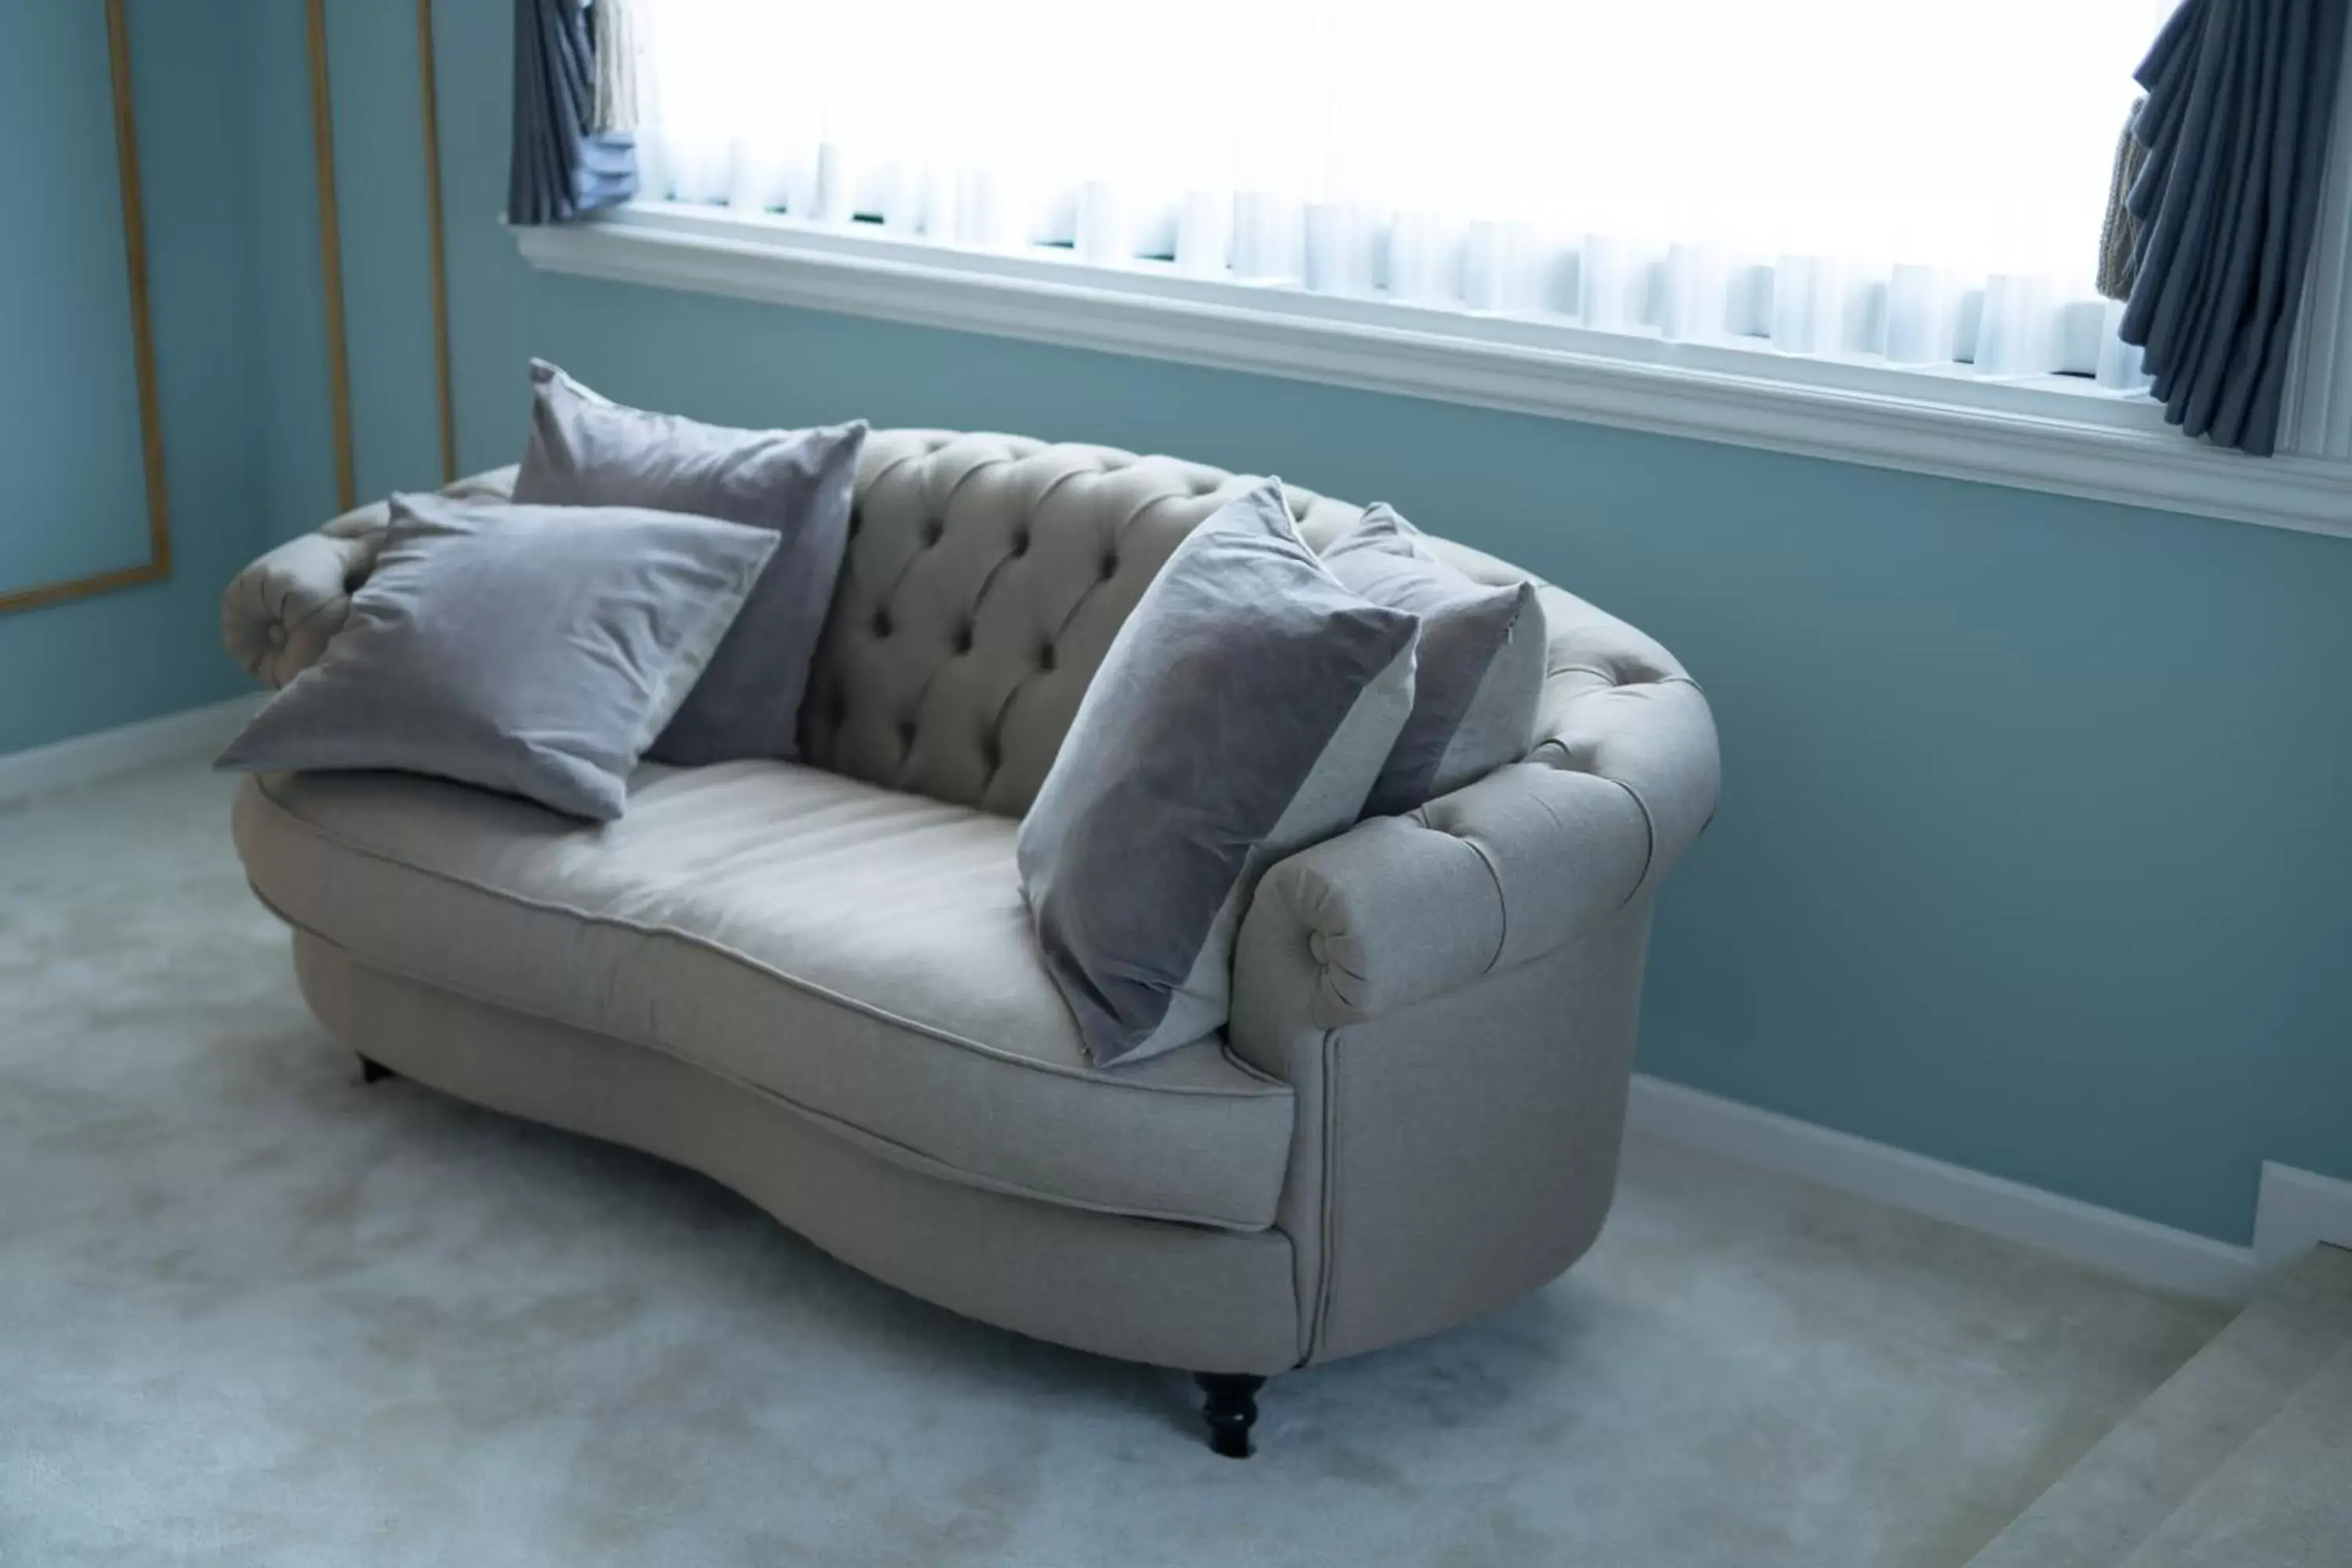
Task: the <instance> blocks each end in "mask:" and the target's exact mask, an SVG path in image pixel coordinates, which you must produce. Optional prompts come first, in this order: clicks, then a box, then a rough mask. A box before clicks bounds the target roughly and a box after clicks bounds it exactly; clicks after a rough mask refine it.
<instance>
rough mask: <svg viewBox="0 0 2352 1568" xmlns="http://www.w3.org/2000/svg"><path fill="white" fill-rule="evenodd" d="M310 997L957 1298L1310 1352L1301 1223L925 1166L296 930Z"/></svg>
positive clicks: (367, 1052)
mask: <svg viewBox="0 0 2352 1568" xmlns="http://www.w3.org/2000/svg"><path fill="white" fill-rule="evenodd" d="M294 967H295V973H296V975H297V977H298V979H299V982H300V984H301V987H302V994H303V996H304V997H305V998H306V999H307V1000H308V1001H309V1003H310V1009H311V1011H312V1012H313V1013H315V1014H316V1015H317V1016H318V1017H319V1019H320V1022H321V1023H323V1024H324V1025H325V1026H327V1027H328V1028H329V1029H330V1030H331V1031H332V1032H333V1033H334V1035H335V1036H336V1037H337V1038H338V1039H340V1040H341V1042H342V1043H343V1044H344V1045H345V1046H347V1047H350V1048H351V1049H352V1050H353V1051H356V1052H357V1053H359V1054H360V1055H361V1056H362V1057H363V1058H368V1059H369V1060H371V1061H374V1062H377V1063H380V1064H382V1065H383V1066H384V1067H387V1068H391V1069H392V1070H394V1072H397V1073H398V1074H400V1075H401V1076H402V1077H404V1078H410V1079H415V1080H416V1081H417V1082H419V1083H422V1084H424V1085H425V1086H427V1087H429V1088H432V1089H439V1090H441V1091H443V1092H444V1093H447V1094H451V1095H455V1096H457V1098H458V1099H461V1100H471V1101H473V1102H475V1103H477V1104H479V1105H483V1106H487V1107H488V1108H489V1109H491V1110H499V1111H503V1112H505V1113H507V1114H509V1115H513V1116H520V1117H523V1118H526V1119H528V1120H530V1121H540V1122H544V1123H546V1124H548V1125H550V1126H552V1127H560V1128H562V1129H564V1130H565V1131H572V1132H579V1133H584V1134H586V1135H588V1136H590V1137H593V1138H601V1139H604V1140H605V1141H607V1142H614V1143H620V1144H624V1145H626V1146H627V1147H629V1148H633V1149H638V1150H642V1151H644V1152H647V1153H650V1154H655V1155H658V1156H660V1157H661V1158H663V1159H667V1160H670V1161H674V1162H676V1163H678V1164H681V1165H684V1166H687V1167H688V1168H689V1169H691V1170H696V1171H699V1172H701V1173H703V1174H705V1175H707V1176H709V1177H710V1178H711V1179H713V1180H714V1181H717V1182H719V1183H720V1184H723V1185H725V1186H728V1187H730V1188H732V1189H734V1190H735V1191H736V1192H738V1193H740V1194H742V1195H743V1196H744V1197H746V1198H748V1199H750V1200H751V1202H753V1203H755V1204H757V1205H760V1206H761V1208H763V1209H765V1210H767V1211H768V1212H769V1213H770V1214H772V1215H775V1216H776V1218H777V1219H779V1220H781V1221H782V1223H783V1224H784V1225H786V1226H789V1227H791V1228H792V1229H793V1230H794V1231H796V1232H798V1233H799V1234H800V1235H802V1236H803V1237H806V1238H807V1239H808V1240H809V1241H811V1242H812V1243H814V1245H816V1246H817V1247H821V1248H823V1249H824V1251H826V1252H828V1253H830V1254H832V1255H833V1256H834V1257H835V1258H839V1259H841V1260H842V1261H843V1262H844V1263H846V1264H848V1265H849V1266H850V1267H851V1268H856V1269H858V1270H860V1271H861V1272H863V1273H866V1274H869V1275H871V1276H873V1277H874V1278H875V1279H879V1280H882V1281H883V1282H884V1283H886V1284H888V1285H892V1286H896V1287H897V1288H898V1289H902V1290H905V1291H907V1292H908V1294H910V1295H914V1296H917V1297H919V1298H921V1299H922V1300H927V1301H929V1302H931V1303H933V1304H934V1305H936V1306H940V1307H943V1308H945V1309H947V1310H950V1311H951V1312H956V1313H960V1314H961V1315H962V1316H964V1317H968V1318H973V1319H977V1320H979V1321H982V1322H985V1323H991V1324H994V1325H995V1326H997V1327H999V1328H1003V1329H1009V1330H1012V1331H1014V1332H1016V1333H1023V1334H1027V1335H1030V1336H1033V1337H1034V1338H1037V1339H1042V1340H1048V1341H1052V1342H1055V1343H1057V1344H1064V1345H1069V1346H1071V1347H1073V1348H1075V1349H1078V1350H1083V1351H1090V1352H1095V1353H1097V1354H1100V1355H1107V1356H1114V1357H1117V1358H1118V1359H1121V1360H1125V1361H1137V1362H1144V1363H1150V1364H1152V1365H1156V1366H1166V1367H1176V1368H1181V1369H1183V1370H1186V1371H1190V1372H1205V1373H1277V1372H1282V1371H1285V1370H1287V1369H1288V1368H1290V1367H1292V1366H1295V1365H1297V1363H1298V1362H1299V1360H1300V1359H1301V1352H1300V1346H1299V1343H1298V1321H1299V1315H1298V1308H1297V1297H1296V1295H1295V1291H1294V1286H1293V1283H1292V1255H1291V1246H1290V1242H1289V1239H1288V1237H1286V1236H1285V1235H1284V1234H1283V1233H1282V1232H1281V1231H1279V1230H1266V1231H1258V1232H1252V1233H1236V1232H1232V1231H1221V1230H1213V1229H1208V1228H1205V1227H1202V1226H1186V1225H1179V1224H1172V1223H1169V1222H1165V1221H1158V1220H1146V1219H1135V1218H1129V1217H1126V1216H1123V1215H1106V1214H1099V1213H1095V1212H1092V1211H1088V1210H1081V1209H1066V1208H1057V1207H1055V1206H1053V1205H1046V1204H1041V1203H1036V1202H1034V1201H1031V1200H1029V1199H1025V1198H1017V1197H1012V1196H1008V1195H1005V1194H998V1193H992V1192H988V1191H984V1190H982V1189H980V1188H977V1187H968V1186H963V1185H961V1184H954V1183H949V1182H942V1181H939V1180H936V1179H934V1178H932V1177H929V1176H925V1175H922V1174H920V1173H917V1172H914V1171H911V1170H908V1169H907V1168H905V1167H904V1166H901V1165H898V1164H894V1163H889V1162H887V1161H885V1160H881V1159H879V1158H877V1157H876V1156H874V1155H872V1154H869V1153H867V1152H865V1151H863V1150H860V1149H857V1148H855V1147H853V1146H852V1145H851V1144H849V1143H847V1142H844V1141H843V1140H841V1139H839V1138H836V1137H835V1136H833V1135H832V1134H831V1133H829V1132H827V1131H824V1130H823V1129H821V1128H818V1127H816V1126H814V1125H813V1124H812V1123H811V1122H809V1121H807V1120H806V1119H804V1118H803V1117H802V1116H800V1115H798V1114H796V1113H795V1112H793V1110H790V1109H788V1108H787V1107H785V1106H783V1105H782V1104H781V1103H779V1102H777V1101H775V1100H771V1099H769V1098H767V1097H765V1096H762V1095H761V1094H760V1093H758V1092H757V1091H756V1090H753V1089H745V1088H742V1087H740V1086H739V1085H737V1084H735V1083H732V1082H730V1081H729V1080H727V1079H720V1078H718V1077H715V1076H713V1075H711V1074H709V1073H707V1072H704V1071H702V1070H701V1069H699V1068H695V1067H693V1066H691V1065H689V1064H688V1063H685V1062H682V1061H679V1060H677V1058H672V1057H668V1056H665V1055H663V1054H662V1053H660V1052H657V1051H654V1050H649V1049H647V1048H646V1047H642V1046H637V1045H632V1044H630V1043H628V1042H626V1041H624V1040H618V1039H614V1038H612V1037H609V1036H604V1035H598V1034H595V1033H593V1032H591V1031H588V1030H585V1029H580V1028H575V1027H573V1026H571V1025H568V1024H561V1023H556V1022H552V1021H551V1020H548V1019H544V1018H537V1017H532V1016H529V1015H526V1014H522V1013H517V1012H514V1011H511V1010H509V1009H508V1008H505V1007H500V1006H498V1005H493V1004H489V1003H485V1002H478V1001H475V1000H473V999H471V998H469V997H465V996H459V995H457V994H454V993H451V992H447V991H443V990H440V989H438V988H437V987H435V986H432V985H427V984H421V983H419V982H417V981H414V980H409V979H406V978H404V977H402V976H398V975H394V974H391V973H386V972H384V971H383V970H379V969H374V968H371V967H370V966H369V965H367V964H365V963H362V962H360V961H358V960H356V959H354V958H352V956H351V955H350V954H349V953H347V952H343V951H342V950H341V949H339V948H337V947H334V946H333V945H331V944H330V943H328V942H323V941H321V940H320V939H318V938H316V937H312V936H308V935H305V934H301V933H299V932H298V933H297V934H296V935H295V938H294Z"/></svg>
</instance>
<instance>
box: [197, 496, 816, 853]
mask: <svg viewBox="0 0 2352 1568" xmlns="http://www.w3.org/2000/svg"><path fill="white" fill-rule="evenodd" d="M775 550H776V536H775V535H774V534H773V533H772V532H769V531H767V530H765V529H758V528H744V527H741V526H740V525H738V524H735V523H731V522H720V521H717V520H716V519H713V518H707V517H685V516H680V515H678V514H677V513H674V512H663V511H649V510H643V509H631V508H605V507H599V508H593V509H582V508H576V507H542V506H509V505H508V504H507V503H505V502H503V501H493V500H457V499H455V498H452V497H447V496H394V498H393V501H392V521H391V524H390V526H389V527H388V528H387V529H386V530H385V532H384V543H383V552H382V553H381V554H379V555H378V556H377V558H376V563H375V570H374V571H373V572H372V573H370V574H369V575H368V580H367V581H366V582H365V583H363V584H361V586H360V588H359V590H358V592H356V593H354V594H353V595H352V606H351V615H350V617H349V618H348V619H347V620H345V622H344V623H343V626H342V629H341V630H340V631H338V632H337V633H336V634H335V636H334V639H333V640H332V641H331V642H330V643H328V645H327V650H326V652H325V653H324V654H323V655H321V656H320V659H319V662H318V663H316V664H314V665H312V666H311V667H310V668H308V669H306V670H304V671H302V673H301V674H299V675H298V676H296V677H295V678H294V679H292V680H290V681H289V682H288V683H287V685H286V689H284V690H282V691H280V692H279V693H278V695H277V696H276V697H275V698H273V699H272V700H270V703H269V705H268V707H267V708H264V709H263V710H261V711H260V712H259V713H258V714H257V715H256V716H255V717H254V720H253V721H252V722H251V723H250V724H247V726H246V727H245V732H244V733H242V734H240V735H239V736H237V738H236V740H234V741H232V742H229V748H228V750H227V751H226V752H222V753H221V757H220V760H219V761H218V762H217V763H214V764H213V765H214V766H215V767H217V768H221V769H224V770H226V771H228V772H233V773H300V772H305V771H309V770H314V769H339V768H365V769H377V768H391V769H396V770H399V771H401V772H404V773H430V774H432V775H433V776H435V777H436V778H446V779H456V780H457V781H458V782H459V783H461V784H480V785H482V786H483V787H484V788H487V789H494V790H501V791H504V792H505V793H507V794H509V795H521V796H523V797H525V798H526V799H530V800H535V801H537V802H539V803H540V804H541V805H545V806H550V807H551V808H553V809H554V810H557V811H561V812H567V813H569V814H570V815H572V816H584V817H588V818H591V819H592V820H595V821H599V822H609V821H611V820H612V819H613V818H614V817H617V816H620V815H621V813H622V811H623V809H624V808H625V806H626V805H627V804H628V781H629V772H630V770H631V769H633V768H635V766H636V764H637V759H638V757H639V756H640V755H642V754H643V753H644V752H645V750H646V746H647V745H648V744H650V743H651V742H652V741H653V738H654V737H655V735H656V734H658V733H660V731H661V730H662V727H663V726H664V725H666V724H667V723H669V722H670V721H671V717H672V715H674V714H675V713H677V710H678V707H679V705H680V704H681V703H682V702H684V701H685V700H686V698H687V693H688V691H689V690H691V689H694V686H695V681H696V678H697V677H698V676H699V675H700V674H701V673H702V671H703V668H704V667H705V665H706V664H707V663H708V662H709V658H710V657H711V652H712V650H713V649H715V648H717V647H719V646H720V640H721V639H722V638H723V637H725V636H726V635H727V629H728V627H729V626H731V625H732V624H733V623H734V621H735V617H736V615H737V613H738V612H739V611H740V610H741V609H742V607H743V605H744V602H745V599H746V598H747V596H748V595H750V594H751V587H752V584H755V583H756V582H758V581H759V580H760V573H761V569H762V568H764V567H765V566H766V565H767V564H768V559H769V557H770V556H772V555H773V554H774V553H775Z"/></svg>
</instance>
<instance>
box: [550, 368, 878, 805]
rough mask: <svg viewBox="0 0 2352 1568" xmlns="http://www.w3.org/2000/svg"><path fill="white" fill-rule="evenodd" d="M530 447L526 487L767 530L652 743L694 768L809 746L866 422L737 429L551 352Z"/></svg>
mask: <svg viewBox="0 0 2352 1568" xmlns="http://www.w3.org/2000/svg"><path fill="white" fill-rule="evenodd" d="M530 375H531V382H532V385H533V388H534V393H533V397H532V403H531V419H530V449H529V450H528V451H526V452H525V453H524V454H523V459H522V468H520V471H518V472H517V473H516V475H515V483H514V499H515V500H517V501H520V502H529V503H534V504H539V505H546V506H638V507H654V508H656V509H658V510H663V511H683V512H692V513H694V514H696V515H697V516H700V517H715V518H719V519H722V520H724V521H728V522H740V523H742V524H745V525H746V526H748V527H751V528H764V529H767V530H769V531H772V532H773V533H774V534H775V535H776V536H777V539H778V541H779V544H778V547H777V550H776V554H775V559H774V560H772V561H771V562H770V563H768V570H767V572H766V574H764V575H762V576H761V579H760V583H759V585H758V586H757V587H756V588H754V589H753V590H752V592H751V602H750V603H749V604H748V605H745V606H744V608H743V614H742V615H741V616H740V617H739V618H738V619H737V620H736V623H735V629H734V630H733V631H731V632H730V633H729V634H728V636H727V640H726V641H725V642H724V643H722V644H720V645H719V651H718V653H717V654H716V655H714V656H713V657H712V658H711V660H710V668H709V669H708V670H706V671H704V672H703V677H702V679H701V681H700V683H699V684H698V685H697V686H696V687H695V689H694V693H693V695H692V696H690V697H688V699H687V701H686V706H685V707H684V708H682V709H680V710H678V714H677V718H676V719H674V720H672V721H670V724H669V727H668V728H667V729H666V730H664V731H662V733H661V736H660V738H659V739H657V740H656V742H654V745H653V749H652V751H651V752H650V753H649V754H650V755H651V756H653V757H655V758H656V759H657V760H659V761H661V762H665V763H680V764H682V765H685V766H688V767H696V766H700V765H702V764H704V763H725V762H733V761H735V760H737V759H739V758H743V757H781V758H782V759H784V760H785V761H787V762H789V761H792V760H793V758H794V757H795V756H797V755H798V754H799V739H798V730H799V721H800V710H801V699H802V697H803V695H804V694H805V693H806V691H807V689H808V676H809V662H810V660H811V659H812V658H814V657H815V654H816V642H817V636H818V634H819V633H820V632H822V631H823V630H824V616H825V612H826V611H827V610H828V609H829V608H831V606H832V605H833V586H834V582H835V579H836V578H838V577H839V576H840V575H841V557H842V552H843V551H844V550H845V549H846V548H847V546H848V542H849V512H850V506H851V502H852V500H853V499H854V498H853V490H854V489H855V486H856V479H857V458H858V454H859V452H860V451H862V450H863V449H864V447H865V445H866V426H865V424H864V423H863V422H857V423H853V424H848V425H836V426H825V427H824V428H821V429H815V430H735V429H730V428H728V427H727V426H721V425H704V424H699V423H698V422H697V421H695V420H692V419H685V418H681V417H679V416H677V415H675V414H649V413H646V411H644V410H642V409H636V408H625V407H623V406H622V405H619V404H616V403H614V402H612V401H610V400H609V399H607V398H604V397H600V396H598V395H596V394H595V393H593V392H591V391H590V390H589V389H588V388H586V387H584V386H583V385H581V384H579V383H578V382H576V381H574V380H572V378H571V377H570V376H568V375H566V374H563V372H562V371H560V370H558V369H556V367H555V366H553V365H551V364H549V363H546V362H545V361H543V360H534V361H532V362H531V367H530Z"/></svg>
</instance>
